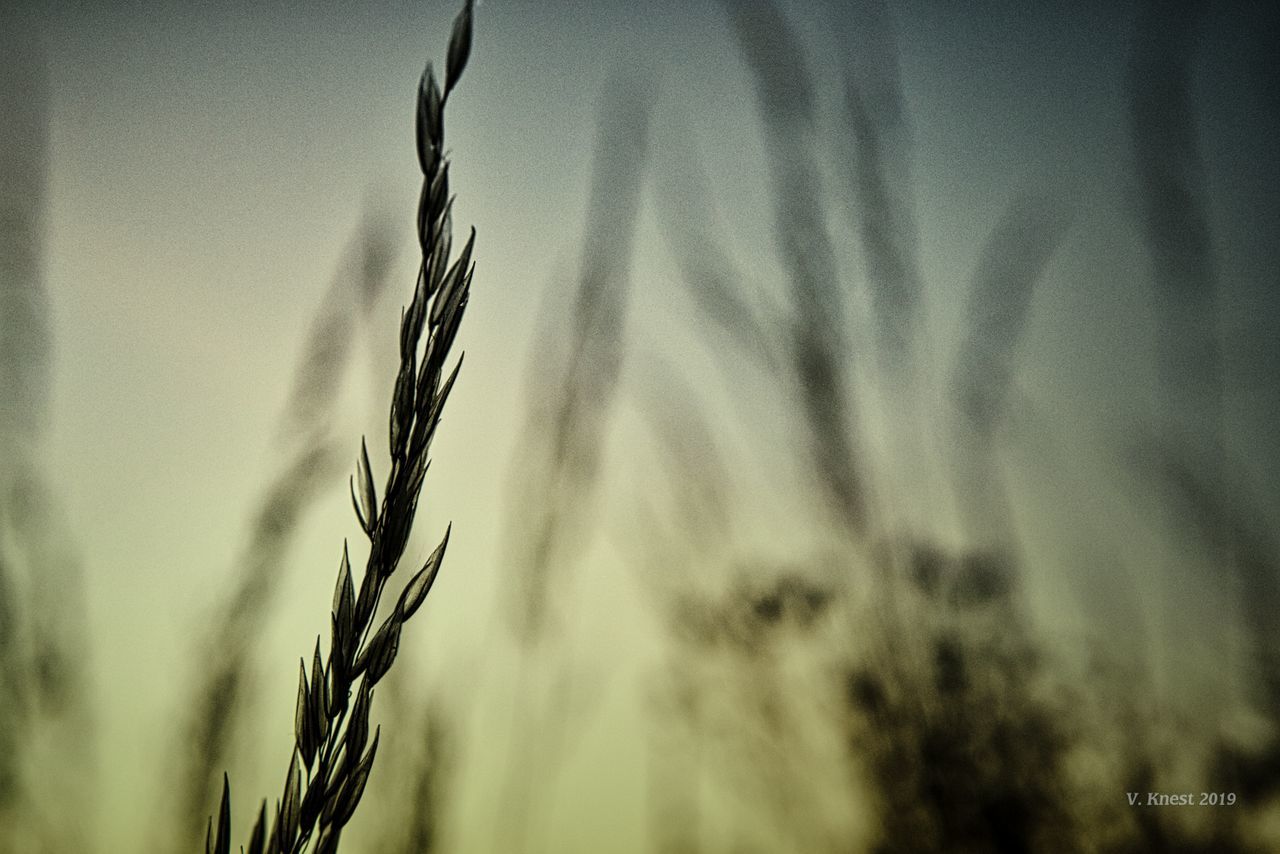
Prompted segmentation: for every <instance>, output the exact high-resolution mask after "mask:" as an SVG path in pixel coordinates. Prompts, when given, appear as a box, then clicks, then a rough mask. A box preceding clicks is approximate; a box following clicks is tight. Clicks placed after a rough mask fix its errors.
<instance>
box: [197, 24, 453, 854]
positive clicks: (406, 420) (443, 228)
mask: <svg viewBox="0 0 1280 854" xmlns="http://www.w3.org/2000/svg"><path fill="white" fill-rule="evenodd" d="M472 7H473V4H472V3H471V2H470V0H468V2H467V3H466V5H465V6H464V7H463V10H462V12H461V13H460V14H459V15H458V17H457V18H456V19H455V20H454V24H453V32H452V35H451V37H450V40H449V52H448V58H447V61H446V67H445V77H444V88H443V90H442V89H441V87H440V85H439V83H438V82H437V81H436V77H435V73H434V71H433V70H432V68H431V66H430V65H428V66H427V69H426V72H425V73H424V74H423V77H422V81H421V84H420V86H419V89H418V110H417V147H418V160H419V163H420V165H421V167H422V175H423V184H422V194H421V197H420V201H419V206H418V239H419V243H420V244H421V247H422V265H421V267H420V268H419V273H418V283H417V287H416V288H415V290H414V295H413V300H412V301H411V302H410V304H409V307H408V308H407V309H406V310H405V312H404V315H403V317H402V320H401V326H400V369H399V372H398V376H397V377H396V383H395V391H394V394H393V396H392V403H391V416H390V423H389V434H390V435H389V440H390V441H389V444H390V453H391V470H390V473H389V474H388V476H387V481H386V484H385V485H384V489H383V495H382V501H381V503H379V501H378V495H377V488H376V487H375V485H374V482H373V474H372V468H371V466H370V463H369V452H368V447H367V445H365V444H364V443H363V442H362V443H361V450H360V457H359V459H358V461H357V470H356V475H355V476H354V477H353V478H352V481H351V493H352V502H353V504H354V506H355V511H356V516H357V518H358V519H359V521H360V526H361V528H362V529H363V531H364V533H365V536H366V537H367V538H368V540H369V544H370V548H369V558H368V562H367V563H366V565H365V570H364V574H363V577H362V579H361V582H360V589H359V592H358V593H357V591H356V587H355V584H354V581H353V579H352V571H351V563H350V558H349V554H348V551H347V549H346V546H345V545H344V547H343V554H342V562H341V565H340V567H339V570H338V581H337V586H336V589H335V591H334V598H333V609H332V614H331V622H332V638H331V641H330V644H329V651H328V653H327V655H326V656H324V657H323V658H322V656H321V650H320V646H321V644H320V639H319V638H317V639H316V646H315V652H314V654H313V656H312V662H311V668H310V672H308V668H307V663H306V662H305V661H304V662H302V666H301V668H300V678H299V683H298V701H297V710H296V714H295V719H294V733H295V741H294V745H293V749H292V750H291V758H290V761H289V770H288V772H287V774H286V776H285V783H284V789H283V793H282V796H281V799H280V801H279V802H278V804H277V807H276V809H275V811H274V813H273V816H274V817H273V820H272V822H271V827H270V830H269V831H268V822H267V805H266V803H265V802H264V803H263V805H262V808H261V809H260V810H259V813H258V819H257V822H256V823H255V825H254V829H253V831H252V833H251V835H250V842H249V845H248V847H247V848H246V849H245V850H246V851H248V852H249V854H265V853H266V852H271V854H285V852H290V854H301V852H303V851H307V850H312V851H314V852H317V854H319V852H335V851H337V849H338V844H339V841H340V839H341V836H342V830H343V828H344V827H345V826H346V824H347V823H348V822H349V821H350V819H351V817H352V815H353V814H354V812H355V809H356V807H357V806H358V804H359V802H360V798H361V796H362V795H363V794H364V789H365V786H366V784H367V783H368V780H369V774H370V771H371V769H372V766H373V761H374V757H375V756H376V754H377V749H378V732H377V731H376V730H375V732H374V733H373V737H372V739H370V737H369V736H370V733H369V715H370V710H371V706H372V702H373V689H374V686H375V685H376V684H377V683H378V681H379V680H380V679H382V677H383V676H385V675H386V674H387V672H388V670H390V668H391V665H392V663H393V662H394V661H395V657H396V653H397V651H398V650H399V646H400V631H401V629H402V627H403V626H404V624H405V623H406V622H407V621H408V619H409V618H410V617H411V616H413V614H414V612H416V611H417V610H418V608H419V607H420V606H421V605H422V603H423V601H425V599H426V596H427V594H428V592H429V591H430V589H431V586H432V584H433V583H434V581H435V578H436V574H437V573H438V572H439V569H440V563H441V560H442V559H443V557H444V551H445V548H446V546H447V544H448V541H449V533H448V531H446V532H445V536H444V539H443V540H442V541H441V543H440V545H439V546H437V547H436V549H435V551H433V552H432V554H431V556H430V557H429V558H428V559H427V561H426V563H425V564H424V565H423V566H422V568H421V569H419V570H418V572H417V573H416V574H415V575H414V576H413V577H412V578H411V579H410V580H409V582H408V583H407V584H406V585H405V587H404V590H403V592H402V593H401V594H400V597H399V599H398V601H397V602H396V605H395V607H394V609H393V610H392V611H391V613H390V614H389V615H388V616H387V617H386V618H385V619H384V620H383V621H382V623H381V624H380V625H378V627H377V628H376V629H375V628H374V621H375V616H376V615H377V613H378V604H379V602H380V601H381V599H382V594H383V591H384V590H385V588H386V585H387V582H388V580H389V579H390V578H391V576H392V575H393V574H394V573H395V571H396V569H397V567H398V566H399V563H400V561H401V559H402V558H403V556H404V551H405V547H406V545H407V543H408V540H409V532H410V530H411V529H412V526H413V520H414V517H415V515H416V510H417V505H418V497H419V494H420V492H421V489H422V483H423V479H424V478H425V477H426V473H427V468H428V465H429V459H428V452H429V450H430V447H431V441H432V439H433V438H434V437H435V432H436V428H437V427H438V426H439V424H440V416H441V412H442V410H443V408H444V404H445V402H446V400H447V399H448V396H449V392H450V390H451V389H452V388H453V383H454V380H455V379H456V378H457V374H458V369H459V368H460V367H461V359H459V360H458V363H457V364H456V365H455V366H454V368H453V370H452V371H451V372H449V373H448V374H447V375H446V373H445V369H446V367H447V363H448V360H449V354H450V350H451V349H452V345H453V342H454V339H455V338H456V337H457V333H458V328H459V326H460V324H461V322H462V316H463V313H464V311H465V309H466V306H467V301H468V297H469V294H470V288H471V278H472V274H473V273H474V266H473V265H472V262H471V251H472V248H473V246H474V243H475V232H474V230H473V231H472V233H471V237H470V239H469V240H468V241H467V244H466V246H465V247H464V248H463V250H462V251H461V253H459V256H458V257H457V259H456V260H454V261H453V263H452V264H450V263H449V258H450V253H451V246H452V216H451V210H452V205H453V199H452V197H451V196H450V194H449V164H448V161H447V160H446V159H445V155H444V108H445V104H446V102H447V101H448V97H449V94H450V92H452V91H453V88H454V87H455V86H456V85H457V82H458V79H459V77H460V76H461V74H462V71H463V69H464V68H465V67H466V63H467V59H468V57H469V55H470V52H471V21H472ZM353 694H354V695H355V700H354V702H353V701H352V700H351V697H352V695H353ZM230 813H231V807H230V785H229V783H228V782H226V781H225V780H224V785H223V795H222V805H221V808H220V810H219V816H218V822H217V828H216V830H215V828H214V823H213V821H212V819H211V820H210V822H209V829H208V833H207V835H206V846H205V847H206V851H211V852H217V854H229V852H230V851H231V830H230ZM313 842H314V846H313V847H311V848H310V849H309V848H308V846H311V845H312V843H313Z"/></svg>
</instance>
